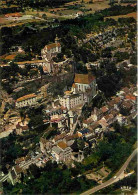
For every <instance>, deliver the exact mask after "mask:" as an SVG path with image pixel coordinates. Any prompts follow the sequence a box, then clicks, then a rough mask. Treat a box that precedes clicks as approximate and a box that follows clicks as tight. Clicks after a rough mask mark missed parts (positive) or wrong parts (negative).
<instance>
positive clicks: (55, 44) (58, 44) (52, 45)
mask: <svg viewBox="0 0 138 195" xmlns="http://www.w3.org/2000/svg"><path fill="white" fill-rule="evenodd" d="M46 47H47V50H51V49H53V48H55V47H61V45H60V43H51V44H49V45H46Z"/></svg>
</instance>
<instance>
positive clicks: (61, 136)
mask: <svg viewBox="0 0 138 195" xmlns="http://www.w3.org/2000/svg"><path fill="white" fill-rule="evenodd" d="M64 137H66V133H62V134H60V135H57V136H55V138H54V140H55V141H58V140H60V139H63V138H64Z"/></svg>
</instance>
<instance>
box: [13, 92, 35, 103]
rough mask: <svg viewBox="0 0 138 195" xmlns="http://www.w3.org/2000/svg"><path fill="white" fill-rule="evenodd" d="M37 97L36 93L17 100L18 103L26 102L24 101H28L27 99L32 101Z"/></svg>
mask: <svg viewBox="0 0 138 195" xmlns="http://www.w3.org/2000/svg"><path fill="white" fill-rule="evenodd" d="M34 97H36V95H35V94H34V93H32V94H28V95H25V96H23V97H20V98H18V99H17V100H16V102H21V101H24V100H27V99H31V98H34Z"/></svg>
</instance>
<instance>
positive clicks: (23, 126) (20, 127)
mask: <svg viewBox="0 0 138 195" xmlns="http://www.w3.org/2000/svg"><path fill="white" fill-rule="evenodd" d="M27 130H29V127H28V124H22V123H18V124H17V125H16V129H15V131H16V134H17V135H21V134H22V132H23V131H27Z"/></svg>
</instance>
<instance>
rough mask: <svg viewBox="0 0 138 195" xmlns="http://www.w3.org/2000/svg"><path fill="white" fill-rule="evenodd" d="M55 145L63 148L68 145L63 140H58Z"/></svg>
mask: <svg viewBox="0 0 138 195" xmlns="http://www.w3.org/2000/svg"><path fill="white" fill-rule="evenodd" d="M57 145H58V147H60V148H62V149H63V150H64V149H65V148H67V147H68V146H67V144H66V143H65V142H63V141H62V142H59V143H58V144H57Z"/></svg>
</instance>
